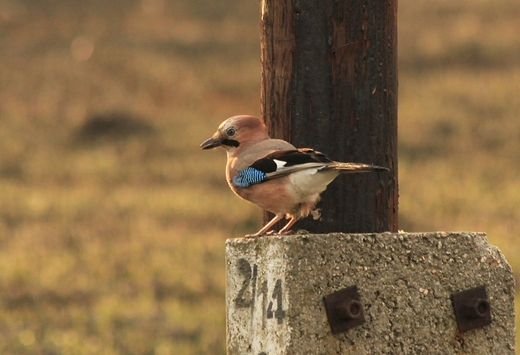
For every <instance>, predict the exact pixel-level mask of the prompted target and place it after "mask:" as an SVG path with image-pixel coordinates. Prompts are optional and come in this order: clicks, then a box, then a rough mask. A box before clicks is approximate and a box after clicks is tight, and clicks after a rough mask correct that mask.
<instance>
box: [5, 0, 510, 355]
mask: <svg viewBox="0 0 520 355" xmlns="http://www.w3.org/2000/svg"><path fill="white" fill-rule="evenodd" d="M399 6H400V10H399V58H400V62H399V65H400V66H399V75H400V86H399V90H400V91H399V134H400V137H399V140H400V152H399V155H400V157H399V159H400V161H399V167H400V171H399V174H400V177H399V179H400V220H401V228H402V229H404V230H406V231H431V230H478V231H485V232H487V233H488V236H489V239H490V242H491V243H493V244H495V245H497V246H499V247H500V248H501V249H502V251H503V252H504V253H505V254H506V257H507V258H508V260H509V262H510V263H511V264H512V266H513V268H514V269H515V270H518V269H519V268H520V258H519V255H520V244H519V243H518V242H517V239H518V237H519V235H520V225H519V224H518V222H517V221H518V220H520V181H519V180H518V176H519V173H520V171H519V170H520V164H519V163H520V155H519V154H518V152H519V151H520V121H519V120H518V117H519V116H520V100H519V98H518V92H519V89H520V87H519V85H520V84H519V83H520V37H518V35H517V34H518V33H519V31H520V25H519V22H518V21H517V19H518V18H519V17H520V4H518V3H517V2H516V1H514V0H504V1H502V2H501V3H500V5H497V3H496V2H494V1H491V0H477V1H469V0H461V1H458V2H456V3H453V2H451V1H447V0H440V1H435V2H428V1H425V0H416V1H411V0H406V1H401V2H400V4H399ZM78 38H80V39H81V40H80V41H79V42H75V39H78ZM81 41H83V42H81ZM73 42H75V43H84V44H85V43H86V45H83V47H81V46H79V48H76V51H79V52H74V51H72V52H71V44H72V43H73ZM89 45H90V46H91V48H90V49H93V51H92V53H91V55H90V54H89V53H90V52H89ZM74 53H75V54H74ZM73 54H74V55H75V56H74V55H73ZM75 58H76V59H75ZM85 58H88V59H87V60H81V59H85ZM259 58H260V52H259V26H258V5H257V3H256V2H243V1H238V0H225V1H219V2H210V1H207V0H196V1H190V2H181V1H171V2H166V1H162V0H141V1H137V0H131V1H130V0H125V1H123V0H112V1H110V2H106V1H101V0H96V1H89V2H83V1H71V0H69V1H66V0H46V1H43V2H39V1H34V0H32V1H31V0H26V1H17V0H0V152H1V154H0V195H1V196H2V198H1V199H0V246H1V248H0V270H1V271H0V352H1V353H2V354H179V355H183V354H224V353H225V309H224V293H225V280H224V274H225V265H224V240H225V239H226V238H228V237H235V236H240V235H243V234H245V233H247V232H250V231H251V230H255V228H258V227H259V224H260V212H259V211H258V210H257V209H256V208H255V207H253V206H250V205H249V204H247V203H245V202H242V201H239V200H238V199H236V198H235V197H234V196H233V195H232V194H231V193H230V192H229V191H228V189H227V186H225V181H224V177H223V165H224V160H225V157H224V154H223V153H222V152H201V151H200V150H199V149H198V145H199V144H200V142H201V141H202V140H204V139H205V138H207V137H208V135H209V134H211V133H212V132H213V131H214V129H215V127H216V126H217V125H218V124H219V123H220V122H221V121H222V120H223V119H224V118H226V117H228V116H231V115H235V114H239V113H250V114H255V115H258V114H259V91H260V89H259V85H260V59H259ZM78 59H80V60H78ZM95 117H101V118H106V119H107V120H110V119H113V121H114V122H115V123H114V124H115V125H116V127H118V128H120V129H121V131H122V132H124V134H120V135H114V134H113V131H112V133H111V131H110V130H107V129H105V130H104V128H103V127H101V128H99V127H98V128H99V130H98V131H96V130H94V131H88V128H87V127H89V126H88V123H89V122H90V123H92V122H93V119H94V118H95ZM135 122H138V123H139V124H135ZM105 128H106V127H105ZM87 131H88V132H90V133H88V134H86V133H85V132H87ZM92 132H94V133H92ZM519 354H520V353H519Z"/></svg>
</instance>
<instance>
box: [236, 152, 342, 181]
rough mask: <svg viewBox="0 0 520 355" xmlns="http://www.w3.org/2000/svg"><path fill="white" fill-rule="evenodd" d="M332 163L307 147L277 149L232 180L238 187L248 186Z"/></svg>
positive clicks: (320, 167) (321, 167) (324, 166)
mask: <svg viewBox="0 0 520 355" xmlns="http://www.w3.org/2000/svg"><path fill="white" fill-rule="evenodd" d="M332 163H333V161H332V160H330V159H329V158H327V157H326V156H325V155H323V154H322V153H320V152H317V151H315V150H312V149H309V148H302V149H294V150H277V151H275V152H272V153H270V154H268V155H267V156H265V157H264V158H261V159H258V160H256V161H255V162H254V163H253V164H251V165H250V166H249V167H247V168H245V169H243V170H241V171H239V172H238V174H237V175H236V176H235V177H234V178H233V179H232V182H233V184H235V185H236V186H238V187H248V186H251V185H254V184H259V183H261V182H263V181H267V180H272V179H276V178H280V177H283V176H287V175H289V174H291V173H294V172H296V171H300V170H305V169H318V170H320V169H323V168H326V167H327V166H329V165H330V164H332Z"/></svg>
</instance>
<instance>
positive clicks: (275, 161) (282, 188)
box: [200, 115, 389, 237]
mask: <svg viewBox="0 0 520 355" xmlns="http://www.w3.org/2000/svg"><path fill="white" fill-rule="evenodd" d="M200 147H201V148H202V149H205V150H206V149H213V148H216V147H222V148H224V150H225V151H226V154H227V163H226V180H227V183H228V185H229V187H230V188H231V190H232V191H233V192H234V193H235V194H236V195H237V196H239V197H240V198H242V199H244V200H247V201H249V202H251V203H253V204H255V205H257V206H259V207H261V208H262V209H264V210H266V211H269V212H271V213H273V214H274V215H275V216H274V218H273V219H271V220H270V221H269V222H268V223H267V224H266V225H265V226H264V227H262V228H261V229H260V230H259V231H258V232H257V233H255V234H248V235H246V237H260V236H263V235H265V234H272V233H275V232H274V231H271V230H270V229H271V228H272V227H273V226H274V225H275V224H276V223H277V222H278V221H280V220H282V219H283V218H284V217H285V218H286V219H288V222H287V224H285V226H284V227H283V228H281V229H280V230H279V231H278V234H288V233H291V231H290V228H291V227H292V226H293V225H294V223H296V221H298V220H299V219H301V218H305V217H307V216H308V215H309V214H310V213H311V212H312V211H313V210H314V209H315V207H316V204H317V203H318V202H319V200H320V194H321V193H322V192H323V191H324V190H325V189H326V188H327V186H328V185H329V184H330V183H331V182H332V181H333V180H334V179H335V178H336V177H338V175H340V173H365V172H373V171H388V170H389V169H388V168H384V167H381V166H376V165H372V164H362V163H342V162H337V161H333V160H331V159H329V158H328V157H327V156H325V155H324V154H323V153H321V152H319V151H316V150H314V149H311V148H296V147H295V146H293V145H292V144H291V143H289V142H286V141H284V140H281V139H273V138H270V137H269V135H268V133H267V129H266V126H265V124H264V122H263V121H262V120H260V119H259V118H257V117H255V116H249V115H238V116H233V117H230V118H228V119H226V120H225V121H224V122H222V123H221V124H220V126H219V127H218V129H217V131H216V132H215V133H214V134H213V135H212V136H211V137H210V138H208V139H206V140H205V141H204V142H202V144H201V145H200Z"/></svg>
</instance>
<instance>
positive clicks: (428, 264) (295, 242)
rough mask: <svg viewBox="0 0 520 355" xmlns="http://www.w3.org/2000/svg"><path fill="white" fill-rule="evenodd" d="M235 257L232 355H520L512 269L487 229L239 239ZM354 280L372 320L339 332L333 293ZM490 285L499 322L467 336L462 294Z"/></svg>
mask: <svg viewBox="0 0 520 355" xmlns="http://www.w3.org/2000/svg"><path fill="white" fill-rule="evenodd" d="M226 254H227V283H228V286H227V287H228V288H227V297H226V299H227V342H228V355H248V354H253V355H285V354H286V355H289V354H290V355H305V354H312V355H318V354H323V355H333V354H359V355H361V354H363V355H374V354H410V355H415V354H439V355H441V354H442V355H450V354H457V355H460V354H473V355H477V354H482V355H484V354H486V355H487V354H500V355H513V354H514V346H515V321H514V292H515V287H514V279H513V275H512V271H511V267H510V266H509V264H508V263H507V261H506V260H505V258H504V256H503V255H502V253H501V252H500V251H499V250H498V249H497V248H496V247H493V246H491V245H489V244H488V243H487V239H486V235H485V234H483V233H469V232H465V233H444V232H437V233H383V234H321V235H313V234H307V235H292V236H267V237H263V238H256V239H229V240H228V241H227V243H226ZM353 285H356V286H357V291H358V293H359V298H360V302H361V305H362V307H363V309H364V317H365V322H364V323H363V324H361V325H359V326H356V327H354V328H351V329H349V330H347V331H345V332H341V333H338V334H333V333H332V332H331V327H330V325H329V322H328V320H327V314H326V309H325V304H324V300H323V297H324V296H326V295H329V294H331V293H333V292H335V291H337V290H340V289H343V288H345V287H347V286H353ZM480 285H485V286H486V292H487V296H488V299H489V307H490V308H491V317H492V323H491V324H489V325H485V326H483V327H479V328H476V329H473V330H469V331H466V332H461V331H459V330H458V328H457V322H456V317H455V314H454V306H453V303H452V294H453V293H456V292H459V291H463V290H466V289H471V288H473V287H476V286H480Z"/></svg>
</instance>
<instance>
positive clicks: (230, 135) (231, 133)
mask: <svg viewBox="0 0 520 355" xmlns="http://www.w3.org/2000/svg"><path fill="white" fill-rule="evenodd" d="M236 132H237V131H236V129H234V128H233V127H231V128H228V129H227V130H226V134H227V135H228V137H233V136H234V135H235V133H236Z"/></svg>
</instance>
